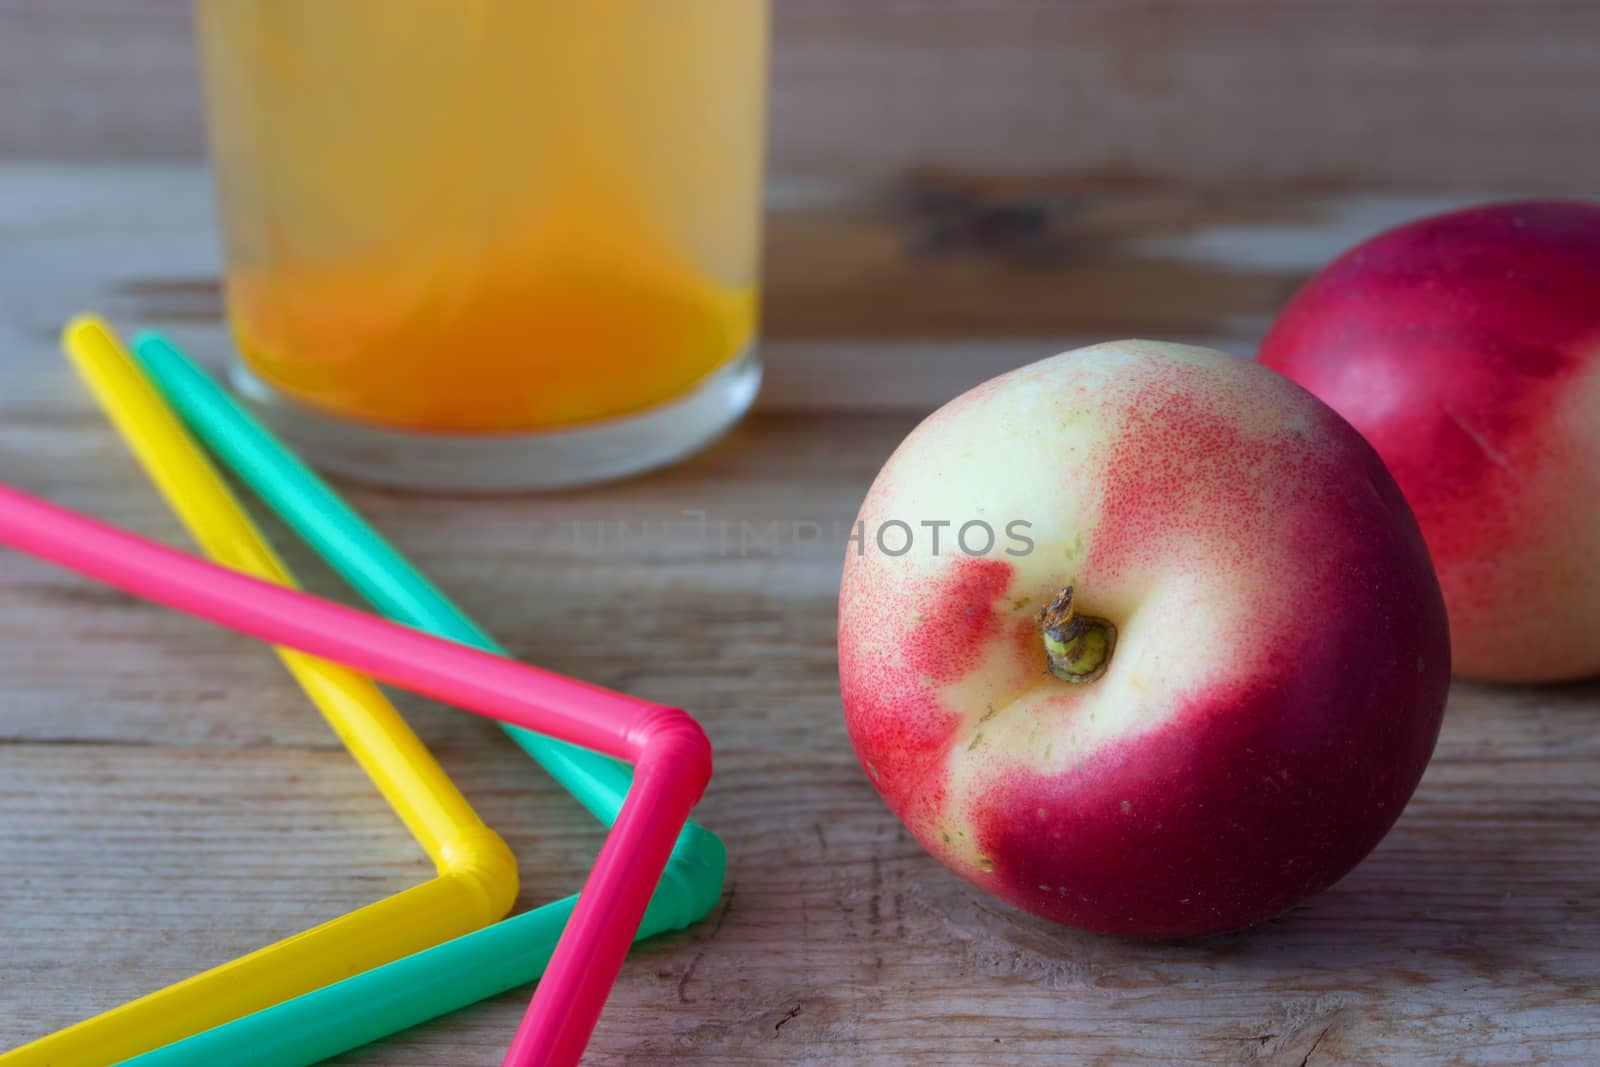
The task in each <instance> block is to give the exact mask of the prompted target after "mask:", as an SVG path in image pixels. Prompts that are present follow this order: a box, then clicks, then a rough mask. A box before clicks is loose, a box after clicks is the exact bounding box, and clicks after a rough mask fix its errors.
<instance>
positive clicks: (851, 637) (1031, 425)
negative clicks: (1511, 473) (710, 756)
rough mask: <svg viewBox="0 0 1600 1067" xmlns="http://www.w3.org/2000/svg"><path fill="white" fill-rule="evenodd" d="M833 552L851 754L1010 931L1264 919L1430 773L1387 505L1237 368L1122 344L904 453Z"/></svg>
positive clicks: (1423, 612) (1084, 352)
mask: <svg viewBox="0 0 1600 1067" xmlns="http://www.w3.org/2000/svg"><path fill="white" fill-rule="evenodd" d="M888 524H904V526H905V527H907V528H909V529H911V530H913V531H916V534H917V537H916V539H915V540H914V541H913V542H912V543H911V544H910V545H909V547H907V544H906V538H905V537H904V536H903V534H902V533H901V532H900V531H901V527H900V526H899V525H896V526H894V530H895V533H894V535H893V536H892V537H890V538H888V539H887V540H884V541H880V538H879V537H878V536H877V534H878V532H879V531H881V530H883V529H885V528H886V527H887V526H888ZM969 524H973V525H975V526H978V525H981V526H983V527H987V528H989V529H991V530H994V531H996V532H1000V531H1005V530H1007V529H1008V528H1010V529H1012V530H1013V531H1014V532H1015V533H1016V534H1017V536H1015V537H1006V536H1005V535H1004V534H1003V533H1002V534H1001V535H1000V536H998V537H996V538H994V539H993V540H992V543H991V544H989V545H988V547H987V550H986V551H979V548H980V547H982V546H983V545H984V543H985V542H986V541H988V540H990V539H988V538H985V537H983V536H981V531H980V530H978V529H973V530H971V531H970V532H969V534H968V536H967V537H966V538H965V542H964V543H963V542H962V541H961V540H960V539H958V538H957V536H956V534H957V533H958V532H959V531H960V530H961V528H963V527H965V526H968V525H969ZM1014 524H1015V525H1014ZM858 533H859V535H860V536H858V537H857V538H856V539H855V540H853V541H852V543H851V545H850V548H849V550H848V554H847V557H846V563H845V571H844V580H843V586H842V589H841V593H840V604H839V670H840V680H841V687H842V692H843V700H844V710H845V716H846V720H847V724H848V727H849V733H850V738H851V741H852V742H853V744H854V745H855V748H856V751H857V753H858V755H859V756H860V759H861V762H862V764H863V765H864V767H865V768H866V771H867V773H868V776H869V777H870V779H871V781H872V783H873V784H874V785H875V786H876V787H877V789H878V791H879V793H880V794H881V795H882V796H883V798H884V800H885V801H887V803H888V804H889V806H890V807H891V808H892V809H893V810H894V811H895V813H896V814H897V815H899V817H900V818H901V819H902V820H903V821H904V822H905V824H906V826H907V827H908V828H909V829H910V830H911V832H912V834H914V835H915V836H916V838H917V840H918V841H920V842H921V843H922V845H923V846H924V847H926V848H927V849H928V851H930V852H931V853H933V854H934V855H935V856H936V857H938V858H939V859H940V860H942V861H943V862H944V863H946V864H947V865H948V866H950V867H951V868H953V869H954V870H955V871H957V872H958V873H960V874H962V875H964V876H965V877H967V878H968V879H970V880H972V881H973V882H975V883H976V884H977V885H979V886H981V887H983V888H984V889H987V890H990V891H992V892H994V893H995V894H997V895H999V896H1001V897H1003V898H1004V899H1006V900H1008V901H1010V902H1012V903H1013V904H1016V905H1017V906H1019V907H1021V908H1024V909H1026V910H1028V911H1031V912H1033V913H1035V914H1038V915H1042V916H1045V917H1047V918H1050V919H1055V920H1059V921H1061V922H1065V923H1070V924H1072V925H1074V926H1080V927H1085V928H1088V929H1092V930H1099V931H1105V932H1109V933H1114V934H1124V935H1136V936H1144V937H1174V936H1187V935H1196V934H1205V933H1212V932H1216V931H1223V930H1230V929H1234V928H1237V927H1242V926H1246V925H1249V924H1251V923H1255V922H1257V921H1259V920H1262V919H1265V918H1268V917H1269V916H1271V915H1273V914H1275V913H1277V912H1279V911H1281V910H1283V909H1284V908H1287V907H1289V906H1290V905H1291V904H1293V903H1295V902H1296V901H1298V900H1300V899H1301V898H1303V897H1305V896H1306V895H1308V894H1311V893H1315V892H1317V891H1318V890H1320V889H1322V888H1324V887H1325V886H1327V885H1329V884H1330V883H1332V882H1333V881H1334V880H1335V879H1337V878H1339V877H1340V876H1341V875H1343V874H1344V873H1345V872H1346V871H1348V870H1350V868H1351V867H1353V866H1354V865H1355V864H1356V863H1357V862H1358V861H1359V860H1360V859H1361V858H1362V857H1363V856H1365V855H1366V854H1367V852H1368V851H1369V850H1370V849H1371V848H1372V847H1373V846H1374V845H1376V844H1377V843H1378V841H1379V839H1380V838H1382V837H1383V835H1384V834H1385V833H1386V832H1387V831H1388V829H1389V827H1390V825H1391V824H1392V823H1393V822H1394V820H1395V819H1396V817H1397V816H1399V814H1400V811H1401V809H1402V808H1403V807H1404V806H1405V804H1406V801H1407V800H1408V799H1409V798H1410V796H1411V794H1412V791H1413V790H1414V789H1415V787H1416V785H1417V782H1418V779H1419V778H1420V777H1421V775H1422V771H1423V768H1424V767H1425V766H1426V764H1427V762H1428V758H1429V756H1430V754H1431V753H1432V751H1433V745H1434V741H1435V738H1436V736H1437V733H1438V729H1439V723H1440V717H1441V714H1442V711H1443V708H1444V699H1445V690H1446V687H1447V684H1448V677H1449V671H1450V651H1449V646H1448V639H1447V635H1446V629H1445V616H1444V605H1443V602H1442V600H1441V598H1440V595H1439V587H1438V584H1437V582H1436V580H1435V578H1434V574H1433V569H1432V567H1431V566H1430V564H1429V561H1428V556H1427V551H1426V549H1425V547H1424V545H1423V541H1422V538H1421V536H1420V534H1419V533H1418V530H1417V526H1416V523H1415V521H1414V520H1413V518H1412V515H1411V512H1410V509H1409V508H1407V506H1406V503H1405V501H1404V499H1403V498H1402V497H1401V495H1400V492H1399V490H1398V489H1397V488H1396V487H1395V484H1394V481H1393V480H1392V479H1391V478H1390V476H1389V474H1388V472H1387V471H1386V470H1385V469H1384V467H1383V464H1382V463H1381V462H1380V461H1379V459H1378V457H1377V454H1376V453H1374V452H1373V450H1372V448H1371V447H1370V446H1369V445H1368V444H1367V443H1366V442H1365V441H1363V440H1362V439H1361V437H1360V435H1359V434H1357V433H1356V432H1355V431H1354V430H1353V429H1352V428H1351V427H1350V426H1349V424H1348V423H1346V422H1345V421H1344V420H1343V419H1341V418H1339V417H1338V416H1337V415H1336V414H1334V413H1333V412H1332V411H1331V410H1329V409H1328V408H1327V407H1326V406H1324V405H1323V404H1322V403H1320V402H1319V401H1317V400H1316V399H1315V398H1314V397H1312V396H1311V395H1310V394H1308V393H1306V392H1305V391H1304V390H1302V389H1300V388H1299V387H1298V386H1296V385H1294V384H1293V383H1292V382H1290V381H1288V380H1287V379H1285V378H1283V377H1281V376H1280V375H1278V374H1275V373H1273V372H1272V371H1269V370H1267V369H1266V368H1264V367H1261V366H1259V365H1257V364H1255V363H1252V362H1249V361H1247V360H1243V359H1238V358H1235V357H1232V356H1227V355H1223V354H1221V353H1217V352H1211V351H1208V350H1205V349H1197V348H1190V347H1185V346H1180V345H1166V344H1155V343H1150V342H1133V341H1128V342H1120V343H1115V344H1107V345H1098V346H1095V347H1092V348H1086V349H1081V350H1079V351H1076V352H1069V353H1066V354H1063V355H1059V356H1056V357H1054V358H1052V359H1047V360H1044V361H1043V362H1040V363H1036V364H1033V365H1031V366H1027V367H1023V368H1021V369H1019V370H1016V371H1013V372H1011V373H1009V374H1005V375H1002V376H1001V377H999V378H996V379H994V380H993V381H990V382H988V383H986V384H984V385H981V386H979V387H978V388H976V389H974V390H972V391H971V392H969V393H967V394H966V395H964V396H962V397H959V398H958V399H956V400H954V401H952V402H951V403H950V404H948V405H946V406H945V407H944V408H942V409H940V410H939V411H938V412H936V413H935V414H933V415H932V416H931V417H929V418H928V419H927V420H926V421H925V422H923V424H922V425H921V426H919V427H918V428H917V429H916V430H915V431H914V432H913V433H912V434H911V435H910V436H909V437H908V438H907V439H906V440H905V442H904V443H903V444H902V445H901V446H900V447H899V449H897V450H896V451H895V453H894V455H893V456H892V457H891V458H890V459H889V461H888V463H887V464H886V465H885V466H884V468H883V471H882V472H881V473H880V474H879V475H878V478H877V480H876V481H875V482H874V484H873V486H872V489H871V491H870V492H869V493H868V495H867V498H866V501H865V503H864V504H863V505H862V508H861V513H860V519H859V526H858ZM933 533H942V534H943V537H942V539H941V540H940V542H939V549H938V550H937V551H935V550H934V549H933V542H932V539H931V537H930V534H933ZM886 546H887V547H886ZM1069 588H1070V590H1071V593H1070V595H1069V594H1068V592H1067V590H1068V589H1069Z"/></svg>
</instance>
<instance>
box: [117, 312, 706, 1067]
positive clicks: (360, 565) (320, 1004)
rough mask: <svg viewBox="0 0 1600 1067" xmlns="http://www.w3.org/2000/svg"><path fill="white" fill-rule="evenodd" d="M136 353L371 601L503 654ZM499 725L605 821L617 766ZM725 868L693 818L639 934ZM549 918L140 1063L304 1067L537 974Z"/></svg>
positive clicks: (172, 369) (253, 427)
mask: <svg viewBox="0 0 1600 1067" xmlns="http://www.w3.org/2000/svg"><path fill="white" fill-rule="evenodd" d="M134 348H135V354H136V356H137V357H138V359H139V361H140V362H141V363H142V364H143V365H144V368H145V370H146V371H147V372H148V373H149V374H150V376H151V378H152V379H153V380H154V381H155V382H156V384H157V386H158V387H160V389H161V391H162V393H163V394H164V395H165V396H166V397H167V399H168V401H169V402H171V403H172V405H173V406H174V407H175V408H176V409H177V410H178V412H179V414H180V415H182V417H183V418H184V420H185V421H186V422H187V423H188V425H189V427H190V429H191V430H193V431H194V432H195V434H196V435H197V436H199V437H200V438H201V440H202V441H204V443H205V444H206V445H207V446H208V447H210V448H211V450H212V451H213V452H214V453H215V454H216V455H217V456H218V458H220V459H221V460H222V461H223V462H224V463H225V464H227V465H228V466H229V467H231V468H232V469H233V471H234V472H235V473H236V474H237V475H239V476H240V477H241V478H242V479H244V480H245V481H247V482H249V483H250V484H251V486H252V488H254V489H255V491H256V492H257V493H258V494H259V495H260V496H261V497H262V498H263V499H264V500H265V501H266V502H267V503H268V504H269V505H270V506H271V507H272V508H273V509H274V510H275V511H276V512H277V513H278V514H279V516H280V517H282V518H283V519H284V521H285V522H286V523H287V524H288V525H289V526H291V527H292V528H293V529H295V530H296V531H297V532H298V533H299V534H300V535H301V536H302V537H303V538H305V539H306V541H307V542H309V543H310V544H311V546H312V547H313V548H314V549H316V551H317V552H319V553H320V554H321V555H322V556H323V558H324V559H326V560H327V561H328V563H329V564H330V565H332V566H333V568H334V569H335V570H337V571H338V572H339V573H340V574H342V575H343V576H344V577H345V579H346V580H347V581H349V582H350V583H351V584H352V585H353V586H354V587H355V588H356V589H357V590H358V591H359V592H360V593H361V594H362V595H363V596H364V597H365V598H366V599H367V600H368V602H370V603H371V604H373V605H374V606H375V607H377V608H378V609H379V610H380V611H382V612H383V613H385V614H387V615H389V616H390V617H391V618H393V619H396V620H397V621H400V622H404V623H407V624H409V625H412V626H415V627H417V628H418V629H421V630H426V631H429V632H432V633H435V634H439V635H440V636H444V637H449V638H451V639H453V640H457V641H461V642H463V643H464V644H469V645H473V646H475V647H478V648H481V649H485V650H488V651H493V652H502V650H501V649H500V647H499V646H498V645H497V644H495V642H494V640H493V639H492V638H491V637H490V636H489V635H488V634H487V633H485V632H484V631H483V630H482V629H481V628H479V627H478V626H477V625H476V624H475V623H474V622H473V621H472V620H471V619H470V618H468V617H467V616H466V614H465V613H464V612H462V611H461V609H460V608H458V607H456V605H454V604H453V603H451V601H450V600H449V599H448V598H447V597H446V596H445V595H444V594H443V593H442V592H440V591H439V590H438V589H437V588H435V587H434V586H433V585H432V583H430V582H429V581H428V580H427V579H426V578H425V577H423V576H422V575H421V574H420V573H418V572H417V571H416V570H415V569H414V568H413V567H412V566H411V565H410V564H409V563H407V562H406V560H405V558H404V557H403V556H401V555H400V553H399V552H398V551H397V550H395V549H394V548H393V547H392V546H390V545H389V544H388V543H387V542H386V541H385V540H384V539H383V538H382V537H381V536H380V535H379V534H378V533H377V532H376V531H375V530H373V528H372V527H371V526H369V525H368V524H367V523H366V522H365V521H364V520H363V519H362V518H361V517H360V516H359V515H357V514H356V513H355V511H354V510H352V509H351V508H350V507H349V505H347V504H346V503H345V502H344V501H343V500H341V499H340V498H339V496H338V495H337V494H336V493H335V492H334V491H333V490H332V489H331V488H329V487H328V486H327V484H326V483H324V482H323V481H322V480H321V479H319V478H318V477H317V476H316V475H315V474H313V473H312V472H311V471H310V470H308V469H307V468H306V467H305V465H304V464H303V463H301V462H300V461H299V460H298V459H297V458H296V457H295V456H294V455H293V453H292V452H290V451H289V450H288V449H287V448H286V447H285V446H284V445H282V444H280V443H279V442H278V441H277V440H276V438H274V437H273V435H272V434H271V433H270V432H269V431H268V430H266V429H265V428H264V427H262V426H261V425H260V423H259V422H257V421H256V420H255V419H254V418H253V417H252V416H251V415H250V414H249V413H248V412H246V411H245V410H243V409H242V408H241V407H240V406H239V405H238V404H237V403H236V402H235V401H234V400H233V398H232V397H231V396H229V395H228V393H227V392H225V391H224V390H223V389H222V388H221V387H220V386H219V385H217V384H216V382H214V381H213V380H212V379H211V378H210V377H209V376H208V375H207V374H206V373H205V372H204V371H201V370H200V369H199V368H197V367H196V366H194V364H192V363H191V362H190V361H189V360H188V359H187V358H186V357H185V356H184V355H183V354H182V353H181V352H179V351H178V350H177V349H176V348H175V347H174V346H173V345H172V344H171V343H170V342H168V341H166V340H165V339H164V338H161V337H159V336H156V335H154V334H147V335H145V336H144V337H142V338H139V339H138V340H137V341H136V343H135V346H134ZM502 654H503V653H502ZM507 730H508V732H509V733H510V735H511V737H512V738H513V739H514V740H515V741H516V742H517V744H519V745H520V746H522V748H523V749H524V750H526V751H527V752H528V754H529V755H531V756H532V757H533V758H534V759H536V760H537V761H538V762H539V763H540V764H541V765H542V766H544V767H545V768H546V769H547V770H549V771H550V773H551V774H552V775H553V776H554V777H555V778H556V779H557V780H558V781H560V782H561V783H562V784H563V785H565V786H566V787H567V788H568V789H569V790H570V791H571V792H572V793H573V794H574V795H575V796H576V797H577V798H578V799H579V800H580V801H581V802H582V803H583V804H584V806H585V807H586V808H588V810H589V811H590V812H592V813H594V815H595V816H596V817H598V818H599V819H601V820H602V821H604V822H606V823H610V822H611V820H612V819H613V818H614V817H615V815H616V812H617V810H618V807H619V805H620V803H621V799H622V797H623V795H624V793H625V790H626V789H627V785H628V776H627V771H626V769H625V768H623V767H621V766H619V765H618V764H615V763H613V762H611V761H610V760H607V759H605V758H604V757H600V756H596V755H594V754H593V753H588V752H583V751H580V750H577V749H574V748H572V747H571V746H570V745H566V744H562V743H561V742H559V741H554V740H551V739H549V738H545V737H540V736H539V735H538V734H534V733H530V732H528V731H526V730H520V729H517V728H515V727H508V728H507ZM725 862H726V861H725V858H724V852H723V848H722V843H721V841H719V840H718V839H717V838H716V836H715V835H713V834H711V833H709V832H708V831H706V830H704V829H703V828H701V827H700V826H698V825H696V824H695V823H693V822H690V823H689V824H688V825H687V826H686V827H685V828H684V831H683V834H682V835H681V836H680V838H679V841H678V846H677V848H676V849H675V850H674V852H673V856H672V859H671V861H670V862H669V864H668V866H667V869H666V871H665V873H664V874H663V876H662V880H661V885H660V887H659V889H658V890H657V893H656V898H655V900H654V901H653V902H652V905H651V909H650V912H649V913H648V914H647V916H646V925H645V926H644V927H643V928H641V930H640V936H648V935H649V934H654V933H659V932H661V931H662V930H666V929H677V928H680V927H683V926H687V925H688V924H690V923H692V922H694V921H696V920H698V919H699V918H701V917H703V916H704V915H705V914H706V913H707V912H709V911H710V910H711V908H712V907H713V906H715V904H716V902H717V900H718V898H719V897H720V895H721V889H722V878H723V873H724V870H725ZM558 907H570V901H559V902H557V903H555V904H549V905H545V909H553V908H558ZM545 909H540V910H539V911H536V912H532V913H529V914H526V915H520V916H516V917H514V918H511V919H507V920H505V921H504V922H500V923H497V924H495V925H494V926H491V927H489V928H488V929H486V930H482V931H479V932H478V933H475V934H471V935H468V936H467V937H464V938H460V939H458V940H457V941H455V942H451V943H449V944H447V945H441V946H438V947H436V948H433V949H429V950H427V951H425V952H422V953H419V954H418V955H416V956H414V957H412V958H411V959H409V960H403V961H400V962H397V963H392V964H389V965H387V966H384V967H380V968H378V969H377V970H375V971H372V972H369V973H368V974H365V975H361V976H358V977H355V978H351V979H347V980H345V981H343V982H339V983H337V984H335V985H333V986H329V987H328V988H326V989H322V990H319V991H317V992H315V993H308V994H306V995H305V996H302V997H299V998H296V999H295V1000H292V1001H289V1002H287V1003H285V1004H282V1005H279V1006H278V1007H276V1008H268V1009H266V1010H264V1011H261V1012H257V1013H256V1014H254V1015H251V1016H246V1017H245V1018H243V1019H238V1020H236V1021H234V1022H232V1023H228V1024H226V1025H224V1026H221V1027H218V1028H217V1029H215V1030H213V1031H210V1032H208V1033H205V1034H199V1035H196V1036H195V1037H192V1038H189V1039H188V1040H186V1041H183V1042H179V1043H178V1044H176V1045H173V1046H170V1047H168V1048H166V1049H162V1050H160V1051H158V1052H155V1053H151V1054H149V1055H147V1056H144V1057H141V1058H140V1059H139V1060H138V1061H136V1063H137V1067H212V1065H216V1067H244V1065H246V1064H249V1065H252V1067H269V1065H270V1067H301V1065H304V1064H309V1063H313V1062H315V1061H316V1060H317V1059H319V1058H322V1057H325V1056H329V1055H332V1054H334V1053H336V1052H340V1051H344V1050H346V1049H349V1048H353V1047H355V1046H356V1045H358V1044H361V1043H364V1042H366V1041H371V1040H374V1039H376V1038H378V1037H381V1036H383V1035H385V1034H389V1033H393V1032H394V1031H396V1030H399V1029H402V1028H404V1027H407V1026H411V1025H415V1024H416V1023H419V1022H423V1021H425V1020H427V1019H430V1018H434V1017H436V1016H438V1015H441V1014H443V1013H445V1012H447V1011H450V1010H453V1009H454V1008H458V1007H462V1006H464V1005H466V1004H469V1003H472V1002H473V1001H476V1000H480V999H482V998H484V997H487V996H492V995H494V994H495V993H498V992H501V991H503V990H504V989H507V988H509V987H511V986H514V985H518V984H521V983H523V982H527V981H531V980H533V979H534V978H537V977H538V976H539V974H540V971H541V969H542V965H543V961H542V959H541V958H540V956H539V954H538V953H536V952H530V951H529V949H528V946H529V945H530V944H534V945H538V944H541V942H540V941H539V938H540V937H541V936H542V933H541V931H542V930H543V929H544V927H543V925H541V924H545V923H546V922H547V920H546V919H545V917H544V915H543V914H542V913H543V912H544V911H545ZM658 923H659V925H658ZM543 944H547V942H543ZM544 951H545V952H548V948H547V947H546V948H545V949H544ZM473 952H477V953H481V967H480V968H479V969H477V970H469V969H468V966H467V964H468V961H469V959H471V958H472V957H471V955H470V954H471V953H473ZM256 1042H262V1043H264V1044H263V1045H261V1046H260V1047H262V1048H263V1049H268V1050H270V1051H267V1052H263V1053H262V1054H261V1055H248V1056H247V1055H242V1054H240V1053H239V1052H238V1050H239V1049H240V1048H241V1047H245V1046H253V1045H254V1043H256Z"/></svg>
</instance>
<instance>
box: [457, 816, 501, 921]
mask: <svg viewBox="0 0 1600 1067" xmlns="http://www.w3.org/2000/svg"><path fill="white" fill-rule="evenodd" d="M438 868H439V875H440V877H443V878H453V879H456V880H457V881H459V882H461V883H462V884H463V885H466V886H469V887H471V889H472V890H473V891H474V893H475V895H476V896H477V897H478V899H479V900H480V901H481V902H482V906H483V914H484V915H486V916H487V918H486V919H485V920H484V921H485V922H494V921H495V920H497V919H501V918H504V917H505V916H506V915H507V914H509V913H510V911H511V907H512V905H513V904H515V903H516V901H517V890H518V889H519V888H520V881H519V879H518V876H517V857H516V856H515V855H513V854H512V852H511V848H510V846H509V845H507V844H506V843H505V841H504V840H503V839H502V838H501V837H500V835H499V834H497V833H495V832H494V831H493V830H491V829H489V828H488V827H487V826H478V827H475V828H472V829H469V830H467V831H465V832H464V833H462V834H459V835H457V836H456V837H453V838H451V839H450V840H448V841H446V842H444V843H443V845H442V846H441V847H440V849H439V857H438Z"/></svg>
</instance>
